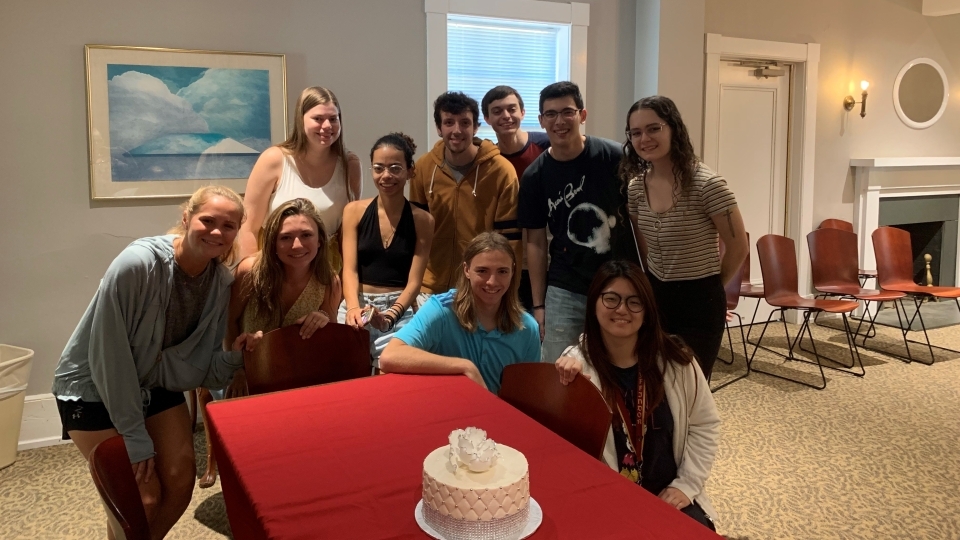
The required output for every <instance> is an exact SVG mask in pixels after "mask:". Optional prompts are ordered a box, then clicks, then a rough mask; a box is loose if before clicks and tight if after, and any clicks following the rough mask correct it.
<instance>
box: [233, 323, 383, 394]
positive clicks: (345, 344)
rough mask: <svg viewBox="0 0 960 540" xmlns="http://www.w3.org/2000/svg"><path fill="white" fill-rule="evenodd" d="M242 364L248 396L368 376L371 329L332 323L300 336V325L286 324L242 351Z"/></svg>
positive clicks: (369, 369)
mask: <svg viewBox="0 0 960 540" xmlns="http://www.w3.org/2000/svg"><path fill="white" fill-rule="evenodd" d="M243 365H244V369H245V370H246V375H247V388H248V389H249V390H250V394H251V395H253V394H263V393H265V392H276V391H279V390H289V389H292V388H301V387H304V386H313V385H317V384H325V383H331V382H337V381H345V380H348V379H357V378H360V377H367V376H369V375H370V373H371V363H370V332H369V331H367V330H366V329H365V328H360V329H357V328H354V327H352V326H347V325H345V324H338V323H334V322H331V323H328V324H327V325H326V326H324V327H323V328H321V329H319V330H317V331H316V332H314V334H313V335H312V336H310V339H303V338H301V337H300V325H299V324H295V325H291V326H286V327H284V328H279V329H277V330H273V331H271V332H267V333H266V334H264V336H263V340H262V341H260V344H259V345H258V346H257V348H256V349H255V350H254V351H252V352H248V351H244V353H243Z"/></svg>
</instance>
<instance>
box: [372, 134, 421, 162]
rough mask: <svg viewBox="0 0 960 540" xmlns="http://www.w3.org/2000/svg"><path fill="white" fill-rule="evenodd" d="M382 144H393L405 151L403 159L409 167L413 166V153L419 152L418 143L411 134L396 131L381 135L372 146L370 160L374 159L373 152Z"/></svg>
mask: <svg viewBox="0 0 960 540" xmlns="http://www.w3.org/2000/svg"><path fill="white" fill-rule="evenodd" d="M381 146H392V147H393V148H396V149H397V150H399V151H401V152H403V160H404V161H405V162H406V164H407V168H408V169H410V168H413V155H414V154H416V153H417V145H416V144H415V143H414V142H413V139H412V138H411V137H410V136H409V135H407V134H406V133H402V132H399V131H395V132H393V133H389V134H387V135H384V136H383V137H380V138H379V139H377V142H375V143H373V147H372V148H370V161H373V153H374V152H375V151H376V150H377V148H380V147H381Z"/></svg>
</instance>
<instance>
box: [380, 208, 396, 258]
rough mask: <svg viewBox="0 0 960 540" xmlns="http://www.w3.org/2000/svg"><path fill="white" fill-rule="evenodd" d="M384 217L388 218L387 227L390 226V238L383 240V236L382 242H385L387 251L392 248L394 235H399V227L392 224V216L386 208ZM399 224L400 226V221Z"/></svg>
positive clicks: (384, 245) (384, 246)
mask: <svg viewBox="0 0 960 540" xmlns="http://www.w3.org/2000/svg"><path fill="white" fill-rule="evenodd" d="M380 208H383V206H381V207H380ZM383 215H384V216H386V218H387V225H390V236H388V237H386V238H383V237H382V234H381V240H383V249H387V248H388V247H390V242H391V241H393V237H394V235H395V234H397V227H396V225H394V224H393V223H391V222H390V215H389V214H387V209H386V208H383ZM397 223H398V224H399V223H400V221H399V220H397Z"/></svg>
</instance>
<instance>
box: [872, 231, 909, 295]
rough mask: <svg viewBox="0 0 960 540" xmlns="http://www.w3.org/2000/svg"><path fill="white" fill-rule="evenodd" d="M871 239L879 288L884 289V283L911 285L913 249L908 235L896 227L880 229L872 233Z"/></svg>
mask: <svg viewBox="0 0 960 540" xmlns="http://www.w3.org/2000/svg"><path fill="white" fill-rule="evenodd" d="M871 237H872V238H873V251H874V254H875V255H876V259H877V282H879V284H880V288H881V289H882V288H883V287H884V283H894V282H898V281H899V282H902V281H909V282H910V283H913V247H912V246H911V245H910V233H908V232H907V231H905V230H903V229H898V228H896V227H880V228H878V229H877V230H875V231H873V234H872V235H871Z"/></svg>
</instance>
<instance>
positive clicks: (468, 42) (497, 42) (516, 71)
mask: <svg viewBox="0 0 960 540" xmlns="http://www.w3.org/2000/svg"><path fill="white" fill-rule="evenodd" d="M569 78H570V25H569V24H555V23H538V22H527V21H516V20H508V19H492V18H486V17H469V16H463V15H448V16H447V89H448V90H458V91H461V92H464V93H465V94H467V95H468V96H470V97H472V98H473V99H475V100H477V102H478V103H479V102H480V100H482V99H483V95H484V94H486V93H487V90H490V89H491V88H493V87H494V86H497V85H500V84H506V85H508V86H512V87H513V88H515V89H516V90H517V91H518V92H520V96H521V97H523V98H524V107H525V108H526V109H527V111H528V114H527V116H526V117H525V118H524V119H523V124H522V127H523V129H526V130H536V129H540V124H539V122H538V121H537V99H538V97H539V95H540V90H541V89H543V87H544V86H546V85H548V84H550V83H553V82H556V81H565V80H568V79H569ZM480 115H481V117H482V116H483V111H480ZM478 136H479V137H481V138H486V139H491V140H496V135H495V134H494V132H493V129H492V128H491V127H490V126H489V125H487V123H485V122H483V121H482V120H481V122H480V131H479V133H478Z"/></svg>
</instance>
